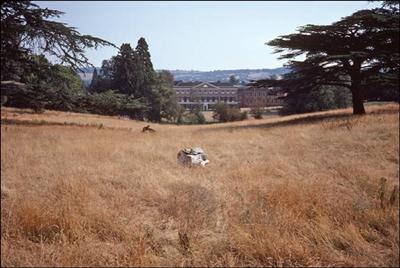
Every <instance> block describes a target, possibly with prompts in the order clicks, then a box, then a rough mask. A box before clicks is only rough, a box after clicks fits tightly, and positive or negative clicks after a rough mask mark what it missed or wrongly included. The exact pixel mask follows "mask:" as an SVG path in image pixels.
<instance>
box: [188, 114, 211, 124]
mask: <svg viewBox="0 0 400 268" xmlns="http://www.w3.org/2000/svg"><path fill="white" fill-rule="evenodd" d="M185 119H186V120H185V121H186V122H187V123H189V124H205V123H206V118H205V117H204V114H203V113H202V112H200V111H198V112H196V113H189V114H188V115H187V116H186V118H185Z"/></svg>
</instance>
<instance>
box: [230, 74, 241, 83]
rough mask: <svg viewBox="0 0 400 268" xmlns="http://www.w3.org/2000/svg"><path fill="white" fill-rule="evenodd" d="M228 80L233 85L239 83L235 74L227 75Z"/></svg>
mask: <svg viewBox="0 0 400 268" xmlns="http://www.w3.org/2000/svg"><path fill="white" fill-rule="evenodd" d="M229 82H230V83H231V84H233V85H236V84H238V83H239V79H238V78H236V76H234V75H231V76H229Z"/></svg>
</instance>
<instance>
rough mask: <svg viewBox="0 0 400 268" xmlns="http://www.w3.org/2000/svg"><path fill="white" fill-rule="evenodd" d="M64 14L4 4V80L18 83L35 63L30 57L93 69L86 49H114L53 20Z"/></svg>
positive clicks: (23, 4)
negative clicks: (28, 67) (43, 57)
mask: <svg viewBox="0 0 400 268" xmlns="http://www.w3.org/2000/svg"><path fill="white" fill-rule="evenodd" d="M62 14H64V13H63V12H61V11H58V10H52V9H47V8H40V7H39V6H38V5H36V4H34V3H32V2H30V1H4V2H2V3H1V25H2V27H1V79H2V80H5V79H14V80H18V79H19V78H20V74H21V72H22V69H23V68H27V66H29V65H30V63H32V61H31V58H30V56H31V55H33V54H45V55H47V56H49V57H51V58H56V59H58V60H60V62H59V63H60V64H66V65H68V66H71V67H72V68H73V69H78V68H80V67H84V66H87V65H91V64H90V63H89V61H88V58H87V57H86V55H85V49H87V48H98V47H99V46H114V45H113V44H112V43H110V42H108V41H106V40H103V39H101V38H98V37H94V36H91V35H82V34H80V33H79V32H78V31H77V30H76V29H75V28H74V27H69V26H67V25H66V24H65V23H62V22H56V21H53V20H50V19H51V18H58V17H60V16H61V15H62Z"/></svg>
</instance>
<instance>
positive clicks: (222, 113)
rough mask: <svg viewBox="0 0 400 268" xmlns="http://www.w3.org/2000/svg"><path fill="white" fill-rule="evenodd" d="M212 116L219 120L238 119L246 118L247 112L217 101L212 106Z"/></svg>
mask: <svg viewBox="0 0 400 268" xmlns="http://www.w3.org/2000/svg"><path fill="white" fill-rule="evenodd" d="M213 118H214V119H216V120H218V121H220V122H230V121H240V120H244V119H246V118H247V113H241V112H240V109H239V108H232V107H229V105H227V104H226V103H223V102H219V103H217V104H215V106H214V114H213Z"/></svg>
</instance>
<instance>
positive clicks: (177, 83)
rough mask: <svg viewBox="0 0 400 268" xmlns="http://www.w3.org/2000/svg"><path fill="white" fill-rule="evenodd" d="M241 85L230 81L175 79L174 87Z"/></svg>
mask: <svg viewBox="0 0 400 268" xmlns="http://www.w3.org/2000/svg"><path fill="white" fill-rule="evenodd" d="M202 86H205V87H207V86H208V87H214V88H215V87H231V88H232V87H235V88H236V87H241V86H240V85H235V84H232V83H229V82H221V81H217V82H213V81H212V82H200V81H194V82H182V81H175V82H174V87H202Z"/></svg>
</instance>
